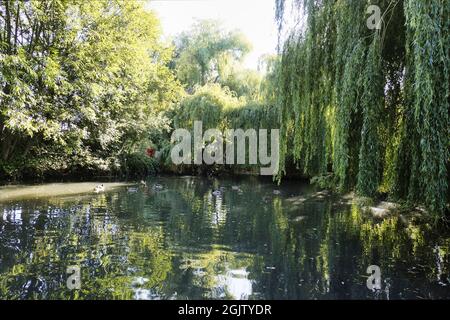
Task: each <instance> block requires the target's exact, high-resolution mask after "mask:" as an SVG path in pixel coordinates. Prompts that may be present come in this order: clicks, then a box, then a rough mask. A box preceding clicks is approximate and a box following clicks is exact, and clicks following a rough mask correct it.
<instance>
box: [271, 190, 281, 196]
mask: <svg viewBox="0 0 450 320" xmlns="http://www.w3.org/2000/svg"><path fill="white" fill-rule="evenodd" d="M273 194H277V195H279V194H281V191H280V190H273Z"/></svg>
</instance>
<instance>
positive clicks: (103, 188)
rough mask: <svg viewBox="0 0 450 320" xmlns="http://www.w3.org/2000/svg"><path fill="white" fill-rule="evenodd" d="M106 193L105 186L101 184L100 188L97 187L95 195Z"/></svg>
mask: <svg viewBox="0 0 450 320" xmlns="http://www.w3.org/2000/svg"><path fill="white" fill-rule="evenodd" d="M104 191H105V186H104V185H103V184H99V185H98V186H96V187H95V189H94V192H95V193H100V192H104Z"/></svg>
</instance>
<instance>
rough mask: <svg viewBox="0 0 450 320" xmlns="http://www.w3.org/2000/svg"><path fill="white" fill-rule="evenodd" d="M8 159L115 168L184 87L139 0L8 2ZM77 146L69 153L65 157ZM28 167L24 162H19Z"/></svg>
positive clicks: (0, 108)
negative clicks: (172, 71)
mask: <svg viewBox="0 0 450 320" xmlns="http://www.w3.org/2000/svg"><path fill="white" fill-rule="evenodd" d="M0 14H1V15H0V131H1V136H0V144H1V154H0V168H1V171H3V174H4V175H6V176H17V175H18V174H19V173H23V172H26V167H27V166H28V167H30V168H32V170H37V171H39V168H42V170H44V167H45V169H48V168H55V169H56V168H58V169H70V168H76V167H79V166H92V167H94V168H105V169H106V168H111V167H113V166H114V165H115V164H114V162H115V161H116V160H117V156H118V155H120V154H121V153H123V152H129V151H131V150H132V149H133V146H134V144H135V143H136V142H137V141H139V140H140V139H142V138H143V137H145V136H146V135H147V134H148V131H149V129H150V128H156V127H161V126H164V125H165V123H166V121H165V120H164V119H163V118H161V116H160V114H159V111H161V110H163V109H165V108H167V106H168V105H169V104H171V103H172V102H174V101H175V100H176V99H177V97H178V94H179V88H180V87H179V84H178V83H177V81H176V80H175V78H174V76H173V74H172V73H171V72H170V69H169V68H168V66H167V65H168V62H169V60H170V59H171V56H172V52H171V50H170V49H169V48H168V47H167V46H165V45H164V44H163V43H161V42H160V40H159V38H160V34H161V30H160V25H159V22H158V20H157V18H156V17H155V15H154V14H153V13H152V12H149V11H146V10H144V8H143V3H142V2H140V1H108V0H99V1H82V0H73V1H72V0H70V1H69V0H54V1H35V0H31V1H16V0H13V1H2V2H1V3H0ZM67 156H69V157H67ZM19 168H21V170H18V169H19Z"/></svg>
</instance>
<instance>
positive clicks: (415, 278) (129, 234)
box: [0, 178, 450, 299]
mask: <svg viewBox="0 0 450 320" xmlns="http://www.w3.org/2000/svg"><path fill="white" fill-rule="evenodd" d="M155 183H159V184H161V186H162V187H163V189H162V190H156V189H154V188H153V185H154V184H155ZM232 186H235V187H234V188H233V187H232ZM236 186H237V187H239V189H240V190H236V189H237V188H236ZM220 187H222V191H221V193H220V194H217V195H213V194H212V193H211V191H212V190H214V189H218V188H220ZM274 190H279V191H280V192H281V193H280V194H276V193H278V192H275V194H274ZM132 191H133V192H130V190H128V188H127V187H121V188H118V189H115V190H112V191H108V190H107V191H106V192H105V193H102V194H93V193H92V194H90V193H88V194H84V195H72V196H54V197H48V196H47V197H46V198H41V199H33V200H32V199H21V200H7V201H6V200H4V201H3V202H0V298H2V299H210V298H213V299H233V298H234V299H442V298H450V279H449V273H450V234H449V232H448V231H445V230H439V226H438V227H434V226H431V225H429V224H427V223H423V222H422V223H418V222H414V220H412V221H411V220H410V219H403V218H402V217H398V216H393V217H390V218H386V219H384V220H380V219H378V220H377V219H374V218H373V217H371V216H370V215H368V214H367V213H363V212H361V211H360V210H359V209H358V208H357V207H356V206H354V205H350V204H347V203H344V201H342V199H336V198H332V197H329V196H328V195H326V194H323V193H316V192H315V190H313V189H312V188H311V187H309V186H306V185H301V184H299V183H298V182H296V183H293V182H292V183H288V184H285V185H284V186H281V187H275V186H274V185H273V184H272V183H270V182H269V181H266V182H264V181H261V180H257V179H245V180H241V181H231V180H207V179H201V178H154V179H152V180H150V181H149V187H148V188H147V189H144V188H140V189H139V190H138V191H137V192H134V191H135V190H132ZM0 192H1V191H0ZM369 265H378V266H379V267H380V269H381V283H382V289H381V290H377V291H375V292H373V291H371V290H369V289H368V288H367V286H366V280H367V277H368V274H367V273H366V269H367V267H368V266H369ZM68 266H79V267H80V270H81V289H80V290H69V289H68V288H67V285H66V281H67V278H68V277H69V276H70V274H67V273H66V271H67V267H68Z"/></svg>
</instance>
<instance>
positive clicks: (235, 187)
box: [231, 186, 242, 193]
mask: <svg viewBox="0 0 450 320" xmlns="http://www.w3.org/2000/svg"><path fill="white" fill-rule="evenodd" d="M231 190H233V191H237V192H239V193H242V190H241V188H240V187H239V186H231Z"/></svg>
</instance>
